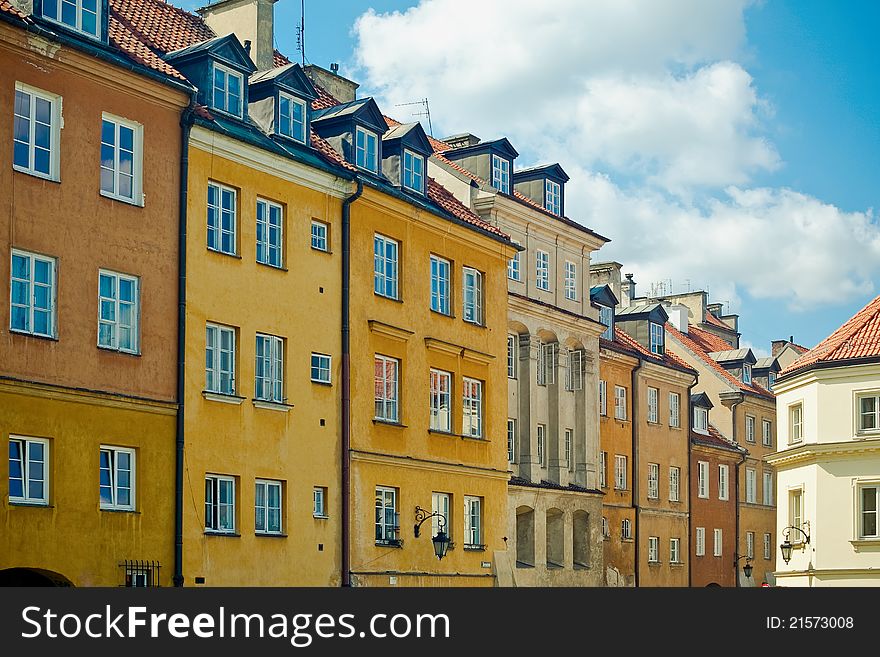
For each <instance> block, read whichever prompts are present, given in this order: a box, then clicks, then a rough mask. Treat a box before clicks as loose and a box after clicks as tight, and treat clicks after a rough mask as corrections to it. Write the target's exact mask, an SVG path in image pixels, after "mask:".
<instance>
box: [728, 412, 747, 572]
mask: <svg viewBox="0 0 880 657" xmlns="http://www.w3.org/2000/svg"><path fill="white" fill-rule="evenodd" d="M740 403H742V400H739V401H735V402H733V404H731V406H730V418H731V426H732V427H733V429H732V430H731V432H730V433H731V440H733V442H734V443H735V444H737V445H738V444H739V443H737V441H736V407H737V406H739V405H740ZM745 460H746V455H745V454H743V455H742V458H741V459H740V460H739V461H738V462H737V464H736V476H735V478H734V496H733V499H734V500H736V503H735V504H734V508H735V518H736V524H735V526H734V530H733V533H734V536H733V585H734V586H735V587H737V588H739V501H740V500H739V467H740V466H741V465H742V464H743V463H744V462H745Z"/></svg>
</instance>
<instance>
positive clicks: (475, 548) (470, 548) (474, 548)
mask: <svg viewBox="0 0 880 657" xmlns="http://www.w3.org/2000/svg"><path fill="white" fill-rule="evenodd" d="M464 551H465V552H485V551H486V546H485V545H484V544H482V543H480V544H474V545H471V544H469V543H465V544H464Z"/></svg>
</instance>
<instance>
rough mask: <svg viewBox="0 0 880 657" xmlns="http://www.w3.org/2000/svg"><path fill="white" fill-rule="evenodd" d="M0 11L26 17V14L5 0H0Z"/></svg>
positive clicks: (17, 16)
mask: <svg viewBox="0 0 880 657" xmlns="http://www.w3.org/2000/svg"><path fill="white" fill-rule="evenodd" d="M0 11H2V12H5V13H7V14H12V15H13V16H15V17H16V18H27V15H26V14H24V13H22V12H21V11H19V10H18V9H17V8H16V7H13V6H12V5H11V4H9V2H7V0H0Z"/></svg>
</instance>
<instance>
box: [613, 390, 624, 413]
mask: <svg viewBox="0 0 880 657" xmlns="http://www.w3.org/2000/svg"><path fill="white" fill-rule="evenodd" d="M614 418H615V419H616V420H625V419H626V388H624V387H623V386H614Z"/></svg>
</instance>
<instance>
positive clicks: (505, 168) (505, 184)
mask: <svg viewBox="0 0 880 657" xmlns="http://www.w3.org/2000/svg"><path fill="white" fill-rule="evenodd" d="M492 187H494V188H495V189H497V190H498V191H499V192H502V193H504V194H510V160H505V159H504V158H503V157H501V156H500V155H496V154H495V153H493V154H492Z"/></svg>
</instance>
